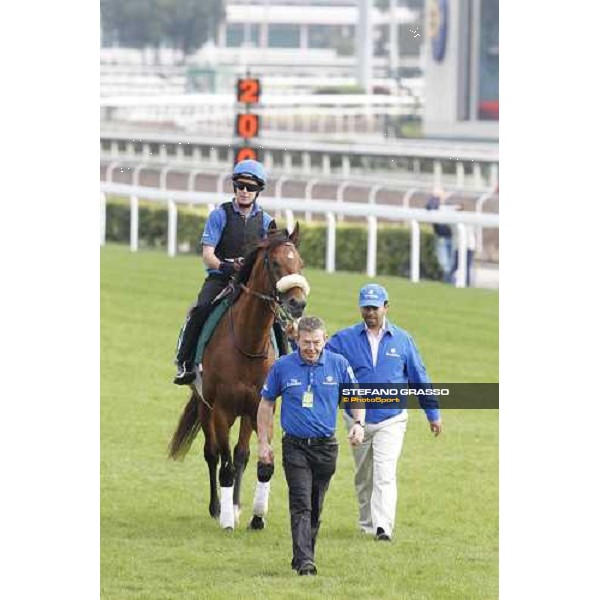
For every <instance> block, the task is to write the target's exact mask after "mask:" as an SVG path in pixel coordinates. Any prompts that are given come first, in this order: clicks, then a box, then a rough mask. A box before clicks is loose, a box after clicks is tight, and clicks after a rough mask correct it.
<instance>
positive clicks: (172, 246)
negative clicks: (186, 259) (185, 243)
mask: <svg viewBox="0 0 600 600" xmlns="http://www.w3.org/2000/svg"><path fill="white" fill-rule="evenodd" d="M167 206H168V211H169V212H168V215H169V225H168V229H167V247H168V252H169V256H170V257H174V256H177V205H176V204H175V200H173V198H169V200H168V204H167Z"/></svg>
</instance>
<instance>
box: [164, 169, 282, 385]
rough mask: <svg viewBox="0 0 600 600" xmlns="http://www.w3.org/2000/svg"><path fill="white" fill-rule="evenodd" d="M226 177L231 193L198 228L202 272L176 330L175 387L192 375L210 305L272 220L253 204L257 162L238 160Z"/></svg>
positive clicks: (258, 186) (260, 176)
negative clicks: (201, 280) (194, 296)
mask: <svg viewBox="0 0 600 600" xmlns="http://www.w3.org/2000/svg"><path fill="white" fill-rule="evenodd" d="M231 179H232V181H233V189H234V193H235V197H234V198H233V199H232V201H231V202H225V203H224V204H221V206H219V208H217V209H216V210H213V211H212V212H211V213H210V215H208V220H207V221H206V225H205V227H204V233H203V235H202V260H203V261H204V264H205V265H206V271H207V274H208V275H207V277H206V279H205V281H204V285H203V286H202V289H201V290H200V292H199V293H198V299H197V300H196V303H195V304H194V305H193V306H192V308H190V310H189V312H188V314H187V318H186V320H185V323H184V325H183V327H182V329H181V332H180V334H179V339H178V342H177V359H176V362H177V375H176V376H175V379H174V380H173V383H175V384H177V385H187V384H190V383H192V382H193V381H194V379H195V378H196V366H195V364H194V358H195V353H196V346H197V345H198V338H199V337H200V332H201V331H202V326H203V325H204V323H205V322H206V319H207V318H208V315H209V313H210V309H211V303H212V301H213V300H214V299H215V298H216V297H217V296H218V295H219V293H220V292H222V291H223V289H224V288H225V287H226V286H227V284H228V283H229V280H230V278H231V276H232V275H234V274H235V273H236V272H237V271H239V270H240V269H241V268H242V261H241V258H242V257H243V256H245V255H246V254H247V253H248V252H249V251H250V250H252V248H253V246H254V245H256V244H258V243H259V242H260V241H261V240H262V239H263V238H264V237H265V235H266V232H267V229H268V227H269V224H270V223H271V221H272V220H273V218H272V217H271V215H269V214H267V213H266V212H264V211H263V210H262V209H261V208H260V207H259V206H258V204H257V203H256V199H257V198H258V195H259V194H260V192H261V191H262V190H263V189H264V187H265V185H266V183H267V175H266V173H265V169H264V167H263V166H262V164H261V163H259V162H257V161H255V160H242V161H241V162H239V163H237V165H236V166H235V167H234V169H233V174H232V176H231Z"/></svg>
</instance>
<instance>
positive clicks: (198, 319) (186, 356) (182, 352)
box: [177, 275, 229, 364]
mask: <svg viewBox="0 0 600 600" xmlns="http://www.w3.org/2000/svg"><path fill="white" fill-rule="evenodd" d="M228 282H229V279H227V278H225V277H220V276H217V275H209V276H208V277H207V278H206V280H205V281H204V285H203V286H202V289H201V290H200V292H199V293H198V299H197V300H196V303H195V304H194V305H193V306H192V307H191V308H190V310H189V311H188V314H187V317H186V320H185V323H184V324H183V327H182V328H181V331H180V333H179V339H178V340H177V362H178V363H180V364H182V363H188V364H189V363H192V362H193V361H194V358H195V353H196V346H197V345H198V338H199V337H200V332H201V331H202V327H203V326H204V323H205V322H206V319H207V318H208V315H209V314H210V311H211V309H212V308H213V306H212V304H211V303H212V301H213V300H214V299H215V298H216V297H217V296H218V295H219V294H220V293H221V291H222V290H223V289H225V287H227V284H228Z"/></svg>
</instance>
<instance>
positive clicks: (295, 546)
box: [282, 436, 338, 569]
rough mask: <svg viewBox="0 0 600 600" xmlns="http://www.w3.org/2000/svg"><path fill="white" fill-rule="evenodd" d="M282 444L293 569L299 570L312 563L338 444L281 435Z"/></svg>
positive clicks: (333, 440)
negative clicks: (301, 439)
mask: <svg viewBox="0 0 600 600" xmlns="http://www.w3.org/2000/svg"><path fill="white" fill-rule="evenodd" d="M282 445H283V451H282V455H283V469H284V471H285V478H286V480H287V484H288V490H289V506H290V521H291V526H292V552H293V557H292V567H294V568H295V569H298V568H300V567H301V566H302V565H304V564H305V563H306V562H308V561H312V562H314V560H315V545H316V542H317V535H318V533H319V527H320V525H321V521H320V516H321V511H322V510H323V501H324V499H325V492H326V491H327V488H328V487H329V482H330V480H331V477H332V475H333V474H334V473H335V465H336V462H337V456H338V444H337V441H336V440H335V438H333V437H332V438H329V439H322V440H318V441H315V440H311V441H310V443H308V442H307V441H300V440H298V439H297V438H292V437H289V436H284V438H283V444H282Z"/></svg>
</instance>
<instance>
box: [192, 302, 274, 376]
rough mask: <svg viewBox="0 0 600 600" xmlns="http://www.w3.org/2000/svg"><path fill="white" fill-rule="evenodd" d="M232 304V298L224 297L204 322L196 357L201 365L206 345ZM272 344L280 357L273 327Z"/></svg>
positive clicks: (196, 361) (197, 362) (195, 360)
mask: <svg viewBox="0 0 600 600" xmlns="http://www.w3.org/2000/svg"><path fill="white" fill-rule="evenodd" d="M230 306H231V300H230V299H229V298H224V299H223V300H222V301H221V302H219V304H217V306H216V307H215V308H214V309H213V310H212V311H211V313H210V315H208V318H207V319H206V322H205V323H204V327H202V331H201V332H200V337H199V338H198V345H197V346H196V357H195V359H194V362H195V363H196V364H197V365H199V364H200V363H201V362H202V356H203V355H204V350H205V349H206V346H208V342H210V338H211V337H212V334H213V333H214V331H215V329H216V328H217V325H218V324H219V322H220V321H221V319H222V318H223V316H224V315H225V313H226V312H227V311H228V310H229V307H230ZM271 346H273V348H274V349H275V356H276V357H277V358H279V350H278V348H277V341H276V340H275V333H274V332H273V328H271Z"/></svg>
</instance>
